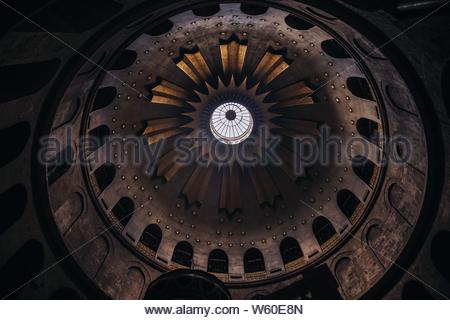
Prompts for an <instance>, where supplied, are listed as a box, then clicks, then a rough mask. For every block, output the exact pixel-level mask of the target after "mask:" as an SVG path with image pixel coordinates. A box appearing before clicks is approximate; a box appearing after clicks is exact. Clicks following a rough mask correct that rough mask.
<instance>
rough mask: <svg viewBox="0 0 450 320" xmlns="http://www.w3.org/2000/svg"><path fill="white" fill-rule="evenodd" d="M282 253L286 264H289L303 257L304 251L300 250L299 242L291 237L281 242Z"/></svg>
mask: <svg viewBox="0 0 450 320" xmlns="http://www.w3.org/2000/svg"><path fill="white" fill-rule="evenodd" d="M280 252H281V257H282V258H283V263H284V264H288V263H289V262H292V261H295V260H297V259H300V258H301V257H303V252H302V249H300V246H299V244H298V242H297V240H295V239H294V238H291V237H288V238H285V239H283V241H281V244H280Z"/></svg>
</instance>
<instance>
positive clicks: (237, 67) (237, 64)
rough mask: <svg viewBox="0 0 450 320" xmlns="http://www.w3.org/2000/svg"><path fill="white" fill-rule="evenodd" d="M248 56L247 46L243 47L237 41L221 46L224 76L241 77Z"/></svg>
mask: <svg viewBox="0 0 450 320" xmlns="http://www.w3.org/2000/svg"><path fill="white" fill-rule="evenodd" d="M246 55H247V45H242V44H240V43H238V42H236V41H232V42H230V43H228V44H222V45H220V56H221V59H222V68H223V72H224V74H225V75H226V76H228V75H232V76H234V77H238V76H239V75H241V74H242V71H243V69H244V63H245V57H246Z"/></svg>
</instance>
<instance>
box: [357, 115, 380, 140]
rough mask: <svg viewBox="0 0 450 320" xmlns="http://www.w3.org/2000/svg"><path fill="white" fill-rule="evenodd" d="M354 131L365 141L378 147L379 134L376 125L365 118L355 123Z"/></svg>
mask: <svg viewBox="0 0 450 320" xmlns="http://www.w3.org/2000/svg"><path fill="white" fill-rule="evenodd" d="M356 129H357V130H358V132H359V134H360V135H361V136H363V137H364V138H365V139H366V140H367V141H369V142H372V143H373V144H375V145H379V142H380V134H379V132H378V129H379V128H378V123H376V122H375V121H372V120H369V119H366V118H361V119H359V120H358V121H357V122H356Z"/></svg>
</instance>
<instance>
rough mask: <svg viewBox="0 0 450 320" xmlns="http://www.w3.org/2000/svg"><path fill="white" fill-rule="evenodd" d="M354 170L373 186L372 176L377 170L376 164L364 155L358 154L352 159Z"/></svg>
mask: <svg viewBox="0 0 450 320" xmlns="http://www.w3.org/2000/svg"><path fill="white" fill-rule="evenodd" d="M352 168H353V172H355V174H356V175H357V176H358V177H359V178H360V179H361V180H362V181H364V182H365V183H366V184H367V185H368V186H371V182H372V177H373V174H374V172H375V164H374V163H373V162H372V161H370V160H369V159H367V158H366V157H363V156H356V157H355V158H353V160H352Z"/></svg>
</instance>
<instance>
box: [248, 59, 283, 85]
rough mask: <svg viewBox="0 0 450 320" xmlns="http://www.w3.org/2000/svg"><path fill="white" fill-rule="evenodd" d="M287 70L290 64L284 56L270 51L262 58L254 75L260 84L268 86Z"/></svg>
mask: <svg viewBox="0 0 450 320" xmlns="http://www.w3.org/2000/svg"><path fill="white" fill-rule="evenodd" d="M287 69H289V64H288V63H287V62H286V61H285V59H284V57H283V55H281V54H274V53H271V52H269V51H268V52H266V54H265V55H264V56H263V57H262V59H261V61H260V62H259V64H258V66H257V67H256V70H255V72H254V74H253V75H254V77H255V79H257V80H258V81H259V82H260V84H264V85H268V84H269V83H271V82H272V81H273V80H275V79H276V78H277V77H278V76H280V75H281V74H282V73H283V72H285V71H286V70H287Z"/></svg>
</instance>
